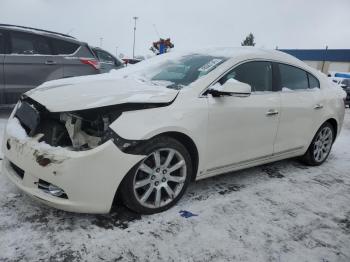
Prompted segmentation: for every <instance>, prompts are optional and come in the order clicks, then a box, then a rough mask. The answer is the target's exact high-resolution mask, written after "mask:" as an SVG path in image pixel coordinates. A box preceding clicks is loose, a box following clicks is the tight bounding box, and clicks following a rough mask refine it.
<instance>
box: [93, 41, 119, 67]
mask: <svg viewBox="0 0 350 262" xmlns="http://www.w3.org/2000/svg"><path fill="white" fill-rule="evenodd" d="M92 51H93V52H94V54H95V56H96V57H97V58H98V60H99V61H100V65H101V67H100V71H101V73H107V72H109V71H111V70H112V69H120V68H123V67H124V62H123V61H121V60H119V59H118V58H116V57H115V56H114V55H112V54H111V53H109V52H107V51H106V50H103V49H101V48H99V47H94V48H92Z"/></svg>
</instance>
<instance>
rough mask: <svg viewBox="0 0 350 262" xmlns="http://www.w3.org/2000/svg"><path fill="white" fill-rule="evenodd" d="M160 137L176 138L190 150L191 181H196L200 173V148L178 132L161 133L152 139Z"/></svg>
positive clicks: (189, 138)
mask: <svg viewBox="0 0 350 262" xmlns="http://www.w3.org/2000/svg"><path fill="white" fill-rule="evenodd" d="M160 136H168V137H171V138H174V139H176V140H177V141H179V142H180V143H181V144H183V145H184V147H186V149H187V150H188V152H189V154H190V157H191V161H192V178H191V180H192V181H194V180H195V179H196V176H197V172H198V164H199V153H198V148H197V146H196V144H195V143H194V141H193V139H192V138H191V137H189V136H188V135H186V134H184V133H181V132H176V131H169V132H164V133H160V134H158V135H156V136H154V137H152V138H150V139H153V138H155V137H160Z"/></svg>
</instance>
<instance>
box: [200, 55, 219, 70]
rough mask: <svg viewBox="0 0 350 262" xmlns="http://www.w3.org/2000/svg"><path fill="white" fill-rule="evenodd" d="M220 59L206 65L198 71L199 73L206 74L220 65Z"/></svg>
mask: <svg viewBox="0 0 350 262" xmlns="http://www.w3.org/2000/svg"><path fill="white" fill-rule="evenodd" d="M221 61H222V59H218V58H214V59H212V60H210V61H209V62H208V63H206V64H205V65H204V66H202V67H201V68H199V69H198V71H199V72H208V71H210V70H211V69H213V68H214V67H215V66H216V65H217V64H220V63H221Z"/></svg>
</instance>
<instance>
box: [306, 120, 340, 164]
mask: <svg viewBox="0 0 350 262" xmlns="http://www.w3.org/2000/svg"><path fill="white" fill-rule="evenodd" d="M326 134H328V135H327V136H328V137H329V139H326V140H324V141H323V142H322V139H324V137H325V135H326ZM322 137H323V138H322ZM334 138H335V132H334V128H333V126H332V125H331V124H330V123H329V122H326V123H324V124H323V125H322V126H321V127H320V128H319V129H318V131H317V133H316V135H315V137H314V138H313V139H312V142H311V144H310V146H309V148H308V150H307V151H306V153H305V154H304V155H303V156H302V157H301V160H302V161H303V162H304V163H305V164H307V165H309V166H319V165H321V164H322V163H323V162H325V161H326V160H327V158H328V156H329V153H330V152H331V149H332V145H333V142H334ZM320 151H322V152H321V153H319V154H318V153H317V152H320ZM321 154H322V157H320V156H321Z"/></svg>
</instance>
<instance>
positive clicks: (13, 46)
mask: <svg viewBox="0 0 350 262" xmlns="http://www.w3.org/2000/svg"><path fill="white" fill-rule="evenodd" d="M98 73H100V63H99V61H98V60H97V59H96V57H95V54H94V53H93V51H92V50H91V48H90V47H89V46H88V44H86V43H83V42H80V41H78V40H76V39H75V38H74V37H72V36H69V35H65V34H60V33H55V32H51V31H46V30H40V29H35V28H30V27H24V26H14V25H5V24H0V106H1V107H3V106H7V105H12V104H15V103H16V102H17V100H18V99H19V97H20V96H21V94H23V93H24V92H26V91H28V90H30V89H32V88H35V87H37V86H38V85H40V84H42V83H43V82H45V81H49V80H53V79H59V78H66V77H72V76H81V75H91V74H98Z"/></svg>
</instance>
